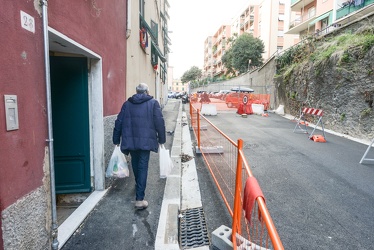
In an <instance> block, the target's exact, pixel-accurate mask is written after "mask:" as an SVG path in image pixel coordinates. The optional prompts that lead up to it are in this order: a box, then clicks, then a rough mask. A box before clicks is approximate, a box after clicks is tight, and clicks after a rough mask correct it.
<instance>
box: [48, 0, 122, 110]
mask: <svg viewBox="0 0 374 250" xmlns="http://www.w3.org/2000/svg"><path fill="white" fill-rule="evenodd" d="M126 2H127V1H126V0H111V1H104V0H96V1H92V0H86V1H76V0H70V1H50V2H49V13H48V15H49V26H50V27H52V28H54V29H55V30H57V31H59V32H61V33H63V34H64V35H66V36H68V37H69V38H71V39H73V40H75V41H76V42H78V43H80V44H82V45H83V46H85V47H87V48H89V49H90V50H92V51H93V52H95V53H97V54H99V55H100V56H101V57H102V61H103V91H104V93H103V95H104V96H103V98H104V116H108V115H113V114H117V113H118V112H119V110H120V108H121V106H122V103H123V101H124V97H125V82H126V13H127V10H126Z"/></svg>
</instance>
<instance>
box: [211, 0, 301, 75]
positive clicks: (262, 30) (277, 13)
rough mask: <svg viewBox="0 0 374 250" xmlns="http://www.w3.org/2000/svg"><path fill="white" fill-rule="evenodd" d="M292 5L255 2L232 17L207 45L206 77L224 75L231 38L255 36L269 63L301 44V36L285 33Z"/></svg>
mask: <svg viewBox="0 0 374 250" xmlns="http://www.w3.org/2000/svg"><path fill="white" fill-rule="evenodd" d="M289 16H290V2H289V1H286V0H278V1H274V0H252V1H250V2H249V4H248V5H247V6H246V7H245V8H244V9H243V10H241V11H240V12H239V13H238V15H237V16H235V17H233V21H232V23H231V25H230V26H228V25H222V26H221V27H220V28H219V29H218V30H217V31H216V33H215V34H214V36H209V37H207V39H206V40H205V42H204V76H205V77H211V76H213V77H219V76H221V75H223V74H224V73H225V69H224V67H223V64H222V60H221V59H222V56H223V54H224V52H225V50H227V49H228V48H229V46H230V44H228V43H227V40H228V38H229V37H233V38H234V37H235V36H240V35H242V34H243V33H249V34H252V35H253V36H254V37H256V38H259V39H261V40H262V41H263V42H264V45H265V52H264V53H263V55H262V56H263V59H264V60H267V59H268V58H270V57H271V56H272V55H274V54H275V53H277V52H278V51H280V50H284V49H287V48H289V47H291V46H292V45H294V44H295V43H297V42H298V41H299V35H298V34H285V29H286V28H287V27H288V26H289V19H288V17H289Z"/></svg>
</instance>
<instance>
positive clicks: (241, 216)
mask: <svg viewBox="0 0 374 250" xmlns="http://www.w3.org/2000/svg"><path fill="white" fill-rule="evenodd" d="M190 121H191V126H192V128H193V131H194V134H195V137H196V139H197V146H198V148H199V149H200V152H201V153H202V156H203V158H204V160H205V163H206V164H207V166H208V169H209V171H210V174H211V176H212V178H213V180H214V182H215V184H216V186H217V188H218V190H219V192H220V194H221V196H222V198H223V201H224V203H225V205H226V207H227V209H228V212H229V214H230V215H231V217H232V242H233V243H234V244H233V248H234V249H237V248H241V247H243V245H244V246H246V247H247V248H246V249H259V248H258V247H264V248H266V249H276V250H278V249H284V248H283V245H282V242H281V240H280V238H279V235H278V232H277V230H276V228H275V226H274V223H273V221H272V219H271V216H270V213H269V211H268V210H267V207H266V203H265V199H264V197H263V196H258V197H255V198H254V201H255V202H254V204H253V206H246V207H244V210H243V206H244V200H245V199H247V198H248V193H247V190H245V185H246V183H247V180H249V179H252V180H253V179H254V176H253V175H252V172H251V170H250V167H249V165H248V162H247V160H246V158H245V156H244V153H243V141H242V140H240V139H239V140H238V141H237V142H235V141H233V140H232V139H230V138H229V137H228V136H227V135H225V134H224V133H223V132H222V131H221V130H220V129H219V128H217V127H216V126H215V125H214V124H212V123H211V122H210V121H209V120H208V119H207V118H206V117H204V116H203V115H201V114H200V111H199V109H197V108H195V107H194V105H193V103H190ZM212 150H213V151H216V153H211V152H212ZM217 152H219V153H217ZM256 182H257V181H256ZM258 190H259V191H261V189H260V187H259V186H258ZM245 191H246V192H245ZM261 193H262V192H261ZM247 200H248V199H247ZM247 203H248V202H247ZM249 210H250V211H249Z"/></svg>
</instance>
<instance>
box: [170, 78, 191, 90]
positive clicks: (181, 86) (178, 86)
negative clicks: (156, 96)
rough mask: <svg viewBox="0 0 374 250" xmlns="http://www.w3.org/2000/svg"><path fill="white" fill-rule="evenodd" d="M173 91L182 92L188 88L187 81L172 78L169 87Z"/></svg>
mask: <svg viewBox="0 0 374 250" xmlns="http://www.w3.org/2000/svg"><path fill="white" fill-rule="evenodd" d="M169 90H170V91H173V92H184V91H187V90H188V83H183V82H182V81H181V79H173V83H172V86H171V88H170V89H169Z"/></svg>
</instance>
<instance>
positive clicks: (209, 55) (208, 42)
mask: <svg viewBox="0 0 374 250" xmlns="http://www.w3.org/2000/svg"><path fill="white" fill-rule="evenodd" d="M203 78H213V37H212V36H208V37H207V38H206V39H205V41H204V70H203Z"/></svg>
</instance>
